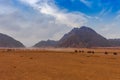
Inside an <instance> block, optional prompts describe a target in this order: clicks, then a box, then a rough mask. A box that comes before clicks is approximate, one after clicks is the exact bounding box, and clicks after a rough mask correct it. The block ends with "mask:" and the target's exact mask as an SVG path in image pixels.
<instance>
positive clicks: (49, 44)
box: [33, 40, 57, 48]
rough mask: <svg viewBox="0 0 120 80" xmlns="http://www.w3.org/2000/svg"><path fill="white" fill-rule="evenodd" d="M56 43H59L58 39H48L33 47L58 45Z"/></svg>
mask: <svg viewBox="0 0 120 80" xmlns="http://www.w3.org/2000/svg"><path fill="white" fill-rule="evenodd" d="M56 45H57V41H53V40H47V41H40V42H38V43H37V44H35V45H34V46H33V47H41V48H45V47H56Z"/></svg>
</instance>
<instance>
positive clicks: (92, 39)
mask: <svg viewBox="0 0 120 80" xmlns="http://www.w3.org/2000/svg"><path fill="white" fill-rule="evenodd" d="M58 46H59V47H82V48H84V47H87V48H90V47H108V46H109V41H108V40H107V39H106V38H104V37H103V36H101V35H100V34H98V33H96V32H95V31H94V30H93V29H91V28H88V27H85V26H82V27H81V28H74V29H72V30H71V31H70V32H69V33H67V34H65V35H64V36H63V37H62V38H61V39H60V40H59V41H58Z"/></svg>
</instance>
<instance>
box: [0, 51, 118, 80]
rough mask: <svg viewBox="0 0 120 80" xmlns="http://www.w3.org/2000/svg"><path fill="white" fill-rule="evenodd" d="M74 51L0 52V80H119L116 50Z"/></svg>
mask: <svg viewBox="0 0 120 80" xmlns="http://www.w3.org/2000/svg"><path fill="white" fill-rule="evenodd" d="M74 50H75V49H49V50H47V49H44V50H42V49H41V50H24V51H23V50H16V51H14V50H12V51H9V50H8V51H5V50H0V80H120V50H119V49H78V50H83V51H84V52H83V53H79V52H77V53H75V52H74ZM90 50H92V51H94V52H95V53H94V54H90V53H87V51H90ZM105 51H107V52H108V53H109V54H104V52H105ZM114 52H117V53H118V54H117V55H113V53H114Z"/></svg>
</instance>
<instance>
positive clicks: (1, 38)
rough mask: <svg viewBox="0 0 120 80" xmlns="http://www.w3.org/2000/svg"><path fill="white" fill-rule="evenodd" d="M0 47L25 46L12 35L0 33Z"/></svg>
mask: <svg viewBox="0 0 120 80" xmlns="http://www.w3.org/2000/svg"><path fill="white" fill-rule="evenodd" d="M0 47H3V48H6V47H7V48H20V47H25V46H24V45H23V44H22V43H21V42H19V41H17V40H15V39H13V38H12V37H10V36H8V35H5V34H2V33H0Z"/></svg>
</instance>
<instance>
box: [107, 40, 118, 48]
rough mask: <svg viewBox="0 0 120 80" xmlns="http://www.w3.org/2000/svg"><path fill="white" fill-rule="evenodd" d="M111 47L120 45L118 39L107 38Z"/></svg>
mask: <svg viewBox="0 0 120 80" xmlns="http://www.w3.org/2000/svg"><path fill="white" fill-rule="evenodd" d="M108 40H109V42H110V44H111V46H112V47H120V39H108Z"/></svg>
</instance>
